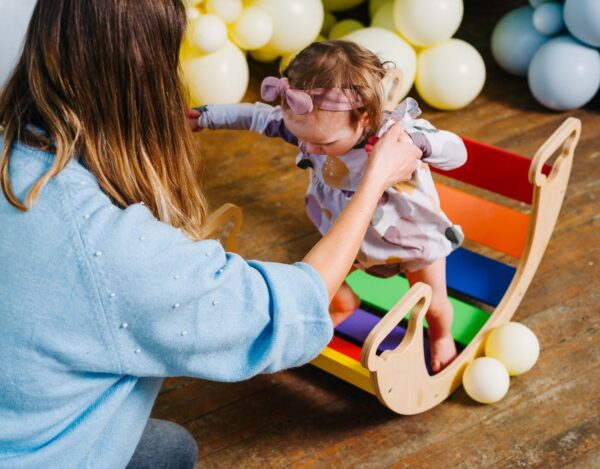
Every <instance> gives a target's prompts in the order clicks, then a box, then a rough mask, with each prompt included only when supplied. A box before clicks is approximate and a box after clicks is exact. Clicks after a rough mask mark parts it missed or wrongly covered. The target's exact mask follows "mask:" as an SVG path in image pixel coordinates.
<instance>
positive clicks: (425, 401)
mask: <svg viewBox="0 0 600 469" xmlns="http://www.w3.org/2000/svg"><path fill="white" fill-rule="evenodd" d="M580 133H581V122H580V121H579V120H578V119H575V118H568V119H567V120H566V121H565V122H564V123H563V124H562V125H561V126H560V127H559V128H558V129H557V130H556V131H555V132H554V134H553V135H552V136H551V137H550V138H549V139H548V140H546V142H545V143H544V144H543V145H542V146H541V147H540V148H539V149H538V151H537V152H536V154H535V156H534V158H533V159H532V160H530V159H529V158H525V157H523V156H520V155H516V154H513V153H509V152H507V151H504V150H502V149H499V148H495V147H492V146H488V145H485V144H482V143H479V142H476V141H473V140H470V139H467V138H464V139H463V140H464V142H465V145H466V147H467V152H468V159H467V162H466V164H465V165H464V166H462V167H460V168H458V169H455V170H452V171H441V170H438V169H434V168H432V170H433V171H435V172H437V173H440V174H442V175H444V176H445V179H448V178H452V179H454V180H457V181H461V182H463V183H466V184H467V185H469V186H476V187H479V188H481V189H485V190H486V191H488V192H490V193H493V194H495V196H494V201H491V200H487V199H485V198H482V197H481V196H480V195H479V194H482V193H484V192H485V191H481V190H477V194H478V195H474V194H473V193H469V192H465V191H464V190H459V189H457V188H455V187H450V186H449V185H446V184H442V183H440V182H436V187H437V190H438V193H439V196H440V200H441V205H442V209H443V210H444V212H445V213H446V214H447V215H448V217H449V218H450V219H451V220H452V221H453V223H456V224H458V225H461V226H462V229H463V232H464V234H465V238H466V239H467V240H469V243H467V244H468V245H469V246H470V245H472V244H473V243H474V244H477V245H480V246H483V247H484V248H487V249H486V251H485V252H489V250H492V251H496V252H497V253H498V254H499V256H509V257H511V258H514V259H517V260H518V265H517V267H516V268H515V267H512V266H511V265H509V264H507V263H505V262H501V261H499V260H496V259H493V258H491V257H488V256H487V255H482V254H480V253H477V252H474V251H472V250H469V249H468V248H467V247H461V248H458V249H457V250H455V251H454V252H453V253H452V254H450V256H448V258H447V283H448V289H449V290H450V296H449V299H450V301H451V303H452V305H453V307H454V320H453V324H452V335H453V337H454V340H455V342H456V343H457V348H458V349H459V355H458V356H457V358H456V359H455V360H454V361H453V362H452V363H451V364H450V365H448V366H447V367H446V368H445V369H444V370H443V371H441V372H440V373H438V374H435V375H430V374H429V372H428V359H427V355H428V353H429V350H428V349H429V347H428V345H427V343H426V341H427V338H426V336H425V334H424V329H426V328H427V325H426V324H425V321H424V316H425V313H426V312H427V310H428V307H429V303H430V301H431V288H430V287H429V286H428V285H425V284H423V283H417V284H415V285H414V286H413V287H412V288H409V285H408V281H407V280H406V279H405V278H404V277H403V276H394V277H391V278H387V279H382V278H378V277H374V276H371V275H369V274H367V273H365V272H362V271H360V270H357V271H354V272H353V273H351V274H350V275H349V276H348V278H347V282H348V284H349V285H350V286H351V287H352V289H353V290H354V291H355V293H356V294H357V295H358V296H359V297H360V298H361V307H360V308H359V309H357V310H356V311H355V313H354V314H353V315H352V316H351V317H350V318H349V319H347V320H346V321H344V322H343V323H341V324H339V325H338V327H337V328H336V330H335V335H334V337H333V339H332V340H331V342H330V343H329V345H328V346H327V347H326V348H325V350H323V351H322V352H321V354H320V355H319V356H318V357H317V358H316V359H315V360H313V362H312V364H313V365H315V366H317V367H319V368H321V369H323V370H325V371H327V372H328V373H331V374H333V375H335V376H337V377H339V378H341V379H343V380H345V381H347V382H349V383H351V384H353V385H354V386H357V387H359V388H361V389H363V390H365V391H367V392H369V393H371V394H374V395H376V396H377V398H378V399H379V400H380V401H381V402H382V403H383V404H384V405H385V406H387V407H388V408H390V409H391V410H392V411H394V412H396V413H399V414H403V415H413V414H418V413H421V412H425V411H427V410H429V409H431V408H432V407H434V406H436V405H437V404H439V403H441V402H442V401H444V400H445V399H446V398H447V397H448V396H449V395H450V394H451V393H452V392H454V391H455V390H456V389H457V388H458V387H459V386H460V384H461V382H462V374H463V371H464V369H465V367H466V366H467V365H468V364H469V363H470V362H471V361H472V360H473V359H475V358H477V357H478V356H480V355H482V354H483V348H484V338H485V337H486V335H487V333H488V332H489V331H490V330H491V329H493V328H495V327H497V326H499V325H501V324H503V323H505V322H508V321H509V320H510V319H511V317H512V316H513V314H514V313H515V311H516V309H517V308H518V306H519V304H520V303H521V300H522V299H523V296H524V295H525V293H526V291H527V289H528V288H529V285H530V283H531V280H532V278H533V275H534V274H535V272H536V270H537V268H538V266H539V264H540V261H541V259H542V256H543V254H544V251H545V249H546V246H547V244H548V241H549V240H550V236H551V234H552V231H553V229H554V226H555V224H556V220H557V218H558V214H559V212H560V208H561V205H562V202H563V199H564V196H565V191H566V188H567V184H568V181H569V175H570V172H571V166H572V163H573V155H574V151H575V147H576V145H577V142H578V140H579V135H580ZM556 152H558V154H557V157H556V159H555V161H554V163H553V164H552V165H549V164H547V162H548V161H549V159H550V158H551V157H552V155H553V154H555V153H556ZM497 196H502V197H504V198H509V199H513V200H515V201H517V202H522V203H523V204H528V205H530V207H528V208H530V210H529V211H528V212H529V213H524V212H521V211H518V210H515V209H513V208H510V207H508V206H506V205H503V204H500V203H498V202H497V200H498V198H499V197H497ZM227 205H228V206H227V207H225V206H224V207H222V208H221V209H219V210H218V211H217V212H215V214H214V216H213V217H211V218H210V219H209V220H210V221H209V222H208V223H207V230H206V232H207V233H209V232H213V231H214V230H215V229H216V227H217V226H219V225H220V224H222V222H223V221H224V220H230V223H229V225H228V226H229V233H228V234H226V236H225V238H221V239H227V240H228V241H227V242H226V243H225V245H226V247H227V248H230V247H233V246H232V244H231V243H232V242H233V240H234V239H235V234H236V233H237V231H238V230H239V223H240V222H241V211H240V210H239V208H237V207H235V206H233V205H231V204H227ZM513 205H515V204H514V203H513ZM217 218H218V219H217ZM406 321H408V322H407V324H406V325H405V322H406ZM461 349H462V351H461Z"/></svg>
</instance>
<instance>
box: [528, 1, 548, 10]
mask: <svg viewBox="0 0 600 469" xmlns="http://www.w3.org/2000/svg"><path fill="white" fill-rule="evenodd" d="M552 1H553V0H529V4H530V5H531V6H532V7H533V8H537V7H539V6H540V5H541V4H542V3H548V2H552Z"/></svg>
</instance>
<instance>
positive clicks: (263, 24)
mask: <svg viewBox="0 0 600 469" xmlns="http://www.w3.org/2000/svg"><path fill="white" fill-rule="evenodd" d="M230 30H231V38H232V39H233V40H234V42H235V43H236V44H237V45H238V46H240V47H241V48H242V49H246V50H252V49H259V48H261V47H263V46H264V45H266V44H267V43H268V42H269V41H270V40H271V37H272V36H273V19H272V18H271V15H269V14H268V13H267V12H266V11H265V10H264V9H262V8H260V7H255V6H249V7H248V8H246V9H245V10H244V11H243V12H242V14H241V16H240V17H239V18H238V19H237V21H236V22H235V23H233V25H232V26H231V28H230Z"/></svg>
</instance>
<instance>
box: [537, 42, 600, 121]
mask: <svg viewBox="0 0 600 469" xmlns="http://www.w3.org/2000/svg"><path fill="white" fill-rule="evenodd" d="M528 81H529V89H530V90H531V92H532V93H533V96H535V99H537V100H538V101H539V102H540V103H541V104H543V105H544V106H546V107H548V108H550V109H554V110H556V111H566V110H568V109H575V108H578V107H581V106H583V105H585V104H586V103H588V102H589V101H591V99H592V98H593V97H594V95H595V94H596V93H597V92H598V89H599V88H600V53H599V52H598V51H597V50H596V49H593V48H591V47H589V46H587V45H586V44H583V43H581V42H579V41H577V40H576V39H574V38H573V37H572V36H569V35H563V36H558V37H556V38H553V39H550V40H549V41H548V42H547V43H546V44H544V45H543V46H542V47H540V49H539V50H538V51H537V52H536V53H535V55H534V56H533V59H532V60H531V64H530V65H529V73H528Z"/></svg>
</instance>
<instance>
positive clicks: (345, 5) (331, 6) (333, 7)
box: [323, 0, 365, 11]
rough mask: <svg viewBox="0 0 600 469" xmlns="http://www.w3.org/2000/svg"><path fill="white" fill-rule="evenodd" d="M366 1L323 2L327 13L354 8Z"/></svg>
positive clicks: (327, 0) (341, 0) (335, 0)
mask: <svg viewBox="0 0 600 469" xmlns="http://www.w3.org/2000/svg"><path fill="white" fill-rule="evenodd" d="M364 1H365V0H323V6H324V7H325V9H326V10H327V11H342V10H349V9H350V8H354V7H355V6H357V5H360V4H361V3H362V2H364Z"/></svg>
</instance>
